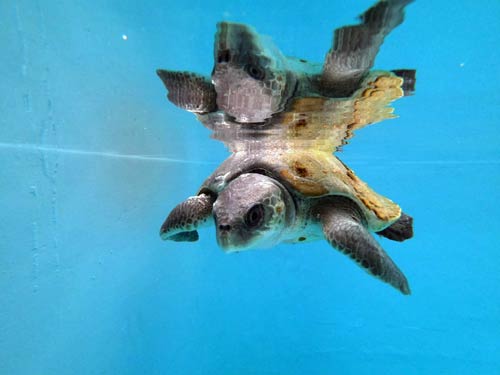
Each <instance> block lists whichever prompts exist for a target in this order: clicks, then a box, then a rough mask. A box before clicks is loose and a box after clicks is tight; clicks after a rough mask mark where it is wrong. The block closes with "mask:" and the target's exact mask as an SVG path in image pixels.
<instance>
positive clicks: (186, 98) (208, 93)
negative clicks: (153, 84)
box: [156, 69, 217, 113]
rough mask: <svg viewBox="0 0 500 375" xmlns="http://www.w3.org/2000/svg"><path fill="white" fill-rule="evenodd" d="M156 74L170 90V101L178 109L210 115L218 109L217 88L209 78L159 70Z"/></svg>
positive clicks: (188, 73)
mask: <svg viewBox="0 0 500 375" xmlns="http://www.w3.org/2000/svg"><path fill="white" fill-rule="evenodd" d="M156 74H158V76H159V77H160V79H161V80H162V81H163V84H164V85H165V87H166V88H167V90H168V95H167V97H168V100H170V101H171V102H172V103H173V104H175V105H176V106H177V107H180V108H182V109H185V110H186V111H190V112H195V113H209V112H213V111H215V110H216V109H217V104H216V92H215V88H214V85H213V84H212V82H211V81H210V80H209V79H208V78H206V77H203V76H201V75H198V74H195V73H190V72H174V71H170V70H163V69H158V70H157V71H156Z"/></svg>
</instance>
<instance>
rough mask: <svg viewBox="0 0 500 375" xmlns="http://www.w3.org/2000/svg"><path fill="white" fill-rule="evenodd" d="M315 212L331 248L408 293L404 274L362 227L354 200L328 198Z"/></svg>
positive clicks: (408, 288)
mask: <svg viewBox="0 0 500 375" xmlns="http://www.w3.org/2000/svg"><path fill="white" fill-rule="evenodd" d="M317 214H318V215H319V220H320V222H321V224H322V226H323V233H324V235H325V238H326V239H327V240H328V242H329V243H330V244H331V245H332V246H333V247H334V248H336V249H338V250H340V251H341V252H342V253H344V254H346V255H348V256H349V257H350V258H351V259H353V260H354V261H355V262H356V263H358V264H359V265H360V266H361V267H363V268H364V269H365V270H366V271H368V272H369V273H370V274H372V275H373V276H375V277H378V278H380V279H381V280H382V281H385V282H387V283H389V284H391V285H392V286H393V287H395V288H396V289H398V290H399V291H401V293H403V294H410V287H409V286H408V281H407V280H406V277H405V276H404V275H403V273H402V272H401V271H400V270H399V268H398V267H397V266H396V264H395V263H394V262H393V261H392V260H391V258H389V256H388V255H387V254H386V253H385V251H384V250H383V249H382V248H381V247H380V245H379V244H378V243H377V242H376V241H375V239H374V238H373V237H372V236H371V235H370V233H369V232H368V230H367V229H366V228H365V226H364V223H363V219H362V215H361V212H360V210H359V209H358V207H357V205H356V204H355V203H354V202H353V201H351V200H350V199H348V198H343V197H336V198H334V199H329V200H328V201H327V202H324V204H321V206H320V207H318V208H317Z"/></svg>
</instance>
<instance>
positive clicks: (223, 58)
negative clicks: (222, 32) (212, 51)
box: [217, 49, 231, 63]
mask: <svg viewBox="0 0 500 375" xmlns="http://www.w3.org/2000/svg"><path fill="white" fill-rule="evenodd" d="M229 60H231V52H229V50H228V49H224V50H222V51H220V52H219V54H218V56H217V62H218V63H227V62H229Z"/></svg>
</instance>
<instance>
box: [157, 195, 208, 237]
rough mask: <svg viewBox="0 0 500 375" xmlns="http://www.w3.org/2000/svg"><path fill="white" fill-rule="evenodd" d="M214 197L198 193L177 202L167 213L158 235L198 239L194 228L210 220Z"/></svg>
mask: <svg viewBox="0 0 500 375" xmlns="http://www.w3.org/2000/svg"><path fill="white" fill-rule="evenodd" d="M214 201H215V197H213V196H211V195H208V194H200V195H197V196H196V197H189V198H188V199H186V200H185V201H184V202H182V203H180V204H178V205H177V206H176V207H175V208H174V209H173V210H172V212H170V214H169V215H168V217H167V219H166V220H165V222H164V223H163V225H162V226H161V229H160V236H161V238H162V239H164V240H171V241H178V242H179V241H188V242H194V241H198V232H197V230H196V229H198V228H200V227H201V226H204V225H205V224H209V222H210V221H211V220H212V207H213V204H214Z"/></svg>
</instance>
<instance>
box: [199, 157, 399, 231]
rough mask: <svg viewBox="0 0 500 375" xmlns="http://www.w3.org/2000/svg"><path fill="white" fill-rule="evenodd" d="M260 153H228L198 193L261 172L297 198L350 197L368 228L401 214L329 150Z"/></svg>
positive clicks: (383, 225) (219, 188) (217, 189)
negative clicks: (362, 215)
mask: <svg viewBox="0 0 500 375" xmlns="http://www.w3.org/2000/svg"><path fill="white" fill-rule="evenodd" d="M266 151H267V150H264V151H263V152H262V153H261V154H255V153H253V154H249V153H247V152H237V153H234V154H232V155H231V156H230V157H229V158H228V159H226V160H225V161H224V163H222V164H221V165H220V167H219V168H217V169H216V170H215V172H214V173H213V174H212V175H211V176H210V177H209V178H208V179H207V180H206V181H205V182H204V183H203V185H202V187H201V189H200V191H199V193H207V192H210V193H215V194H218V193H220V192H221V191H222V190H224V189H225V187H226V186H227V184H228V183H229V182H230V181H232V180H234V179H235V178H236V177H238V176H239V175H241V174H243V173H262V174H266V175H268V176H270V177H273V178H275V179H277V180H278V181H279V182H281V183H282V184H283V185H284V186H286V187H287V188H288V189H289V191H290V192H291V193H292V194H293V195H295V196H296V197H298V198H299V199H306V200H307V199H316V198H320V197H325V196H329V195H332V196H333V195H341V196H346V197H348V198H351V199H352V200H354V201H355V202H356V203H357V204H358V205H359V207H360V208H361V210H362V211H363V213H364V216H365V219H366V221H367V224H368V227H369V228H370V229H371V230H373V231H375V232H377V231H380V230H382V229H384V228H386V227H387V226H389V225H390V224H392V223H393V222H394V221H396V220H397V219H398V218H399V217H400V215H401V208H400V207H399V206H398V205H397V204H396V203H394V202H393V201H391V200H390V199H388V198H385V197H383V196H382V195H380V194H378V193H376V192H375V191H373V190H372V189H371V188H370V187H369V186H368V185H367V184H366V183H364V182H363V181H362V180H361V179H360V178H358V177H357V176H356V174H355V173H354V172H353V171H352V170H351V169H349V168H348V167H347V166H346V165H345V164H344V163H342V162H341V161H340V159H338V158H337V157H336V156H334V155H333V154H331V153H326V152H321V151H316V152H311V151H310V150H291V149H290V150H275V152H273V153H270V152H266Z"/></svg>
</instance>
